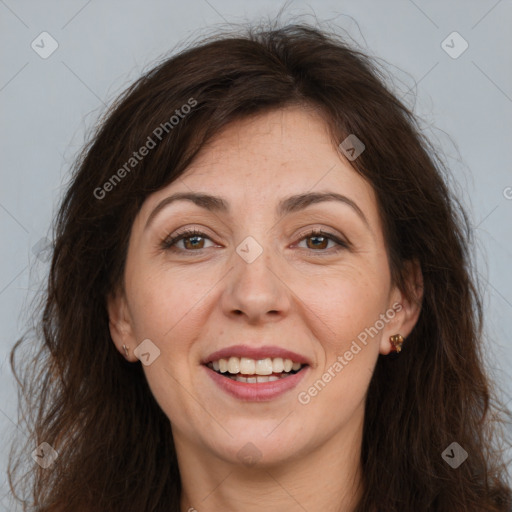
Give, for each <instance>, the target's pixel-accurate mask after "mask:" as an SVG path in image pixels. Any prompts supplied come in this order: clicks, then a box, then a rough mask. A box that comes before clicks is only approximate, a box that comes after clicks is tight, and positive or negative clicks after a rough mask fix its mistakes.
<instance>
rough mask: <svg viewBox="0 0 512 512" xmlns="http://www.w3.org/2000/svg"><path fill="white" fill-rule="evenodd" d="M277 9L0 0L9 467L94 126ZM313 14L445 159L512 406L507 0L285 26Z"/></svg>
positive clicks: (393, 6) (0, 200) (344, 4)
mask: <svg viewBox="0 0 512 512" xmlns="http://www.w3.org/2000/svg"><path fill="white" fill-rule="evenodd" d="M279 7H280V5H279V6H278V5H276V3H275V2H273V1H270V0H265V1H260V2H258V3H256V2H252V1H245V2H241V1H235V0H208V1H206V0H189V1H187V2H181V1H179V2H178V1H163V0H162V1H158V0H152V1H142V0H139V1H137V0H129V1H127V0H108V1H101V2H100V1H99V0H92V1H86V0H73V1H69V0H68V1H61V2H59V1H55V0H46V1H36V0H32V1H28V0H0V41H1V45H0V48H1V60H2V66H1V69H0V109H1V112H2V123H1V126H0V130H1V131H0V145H1V146H0V151H1V153H0V158H1V167H0V172H1V175H0V183H1V186H0V233H1V240H2V249H1V260H0V263H1V264H0V319H1V327H2V329H1V331H0V440H1V442H0V465H1V466H2V468H3V467H6V456H7V453H8V440H9V436H10V435H11V434H12V431H13V430H15V428H16V427H15V425H16V423H17V410H16V405H17V400H16V392H15V386H14V379H13V377H12V374H11V370H10V366H9V361H8V354H9V351H10V349H11V347H12V345H13V343H14V342H15V340H16V339H17V338H18V337H19V335H20V334H21V333H22V332H23V330H24V329H25V327H26V318H25V316H23V314H22V313H23V311H24V308H25V307H26V306H27V304H28V301H29V299H30V298H31V296H32V294H33V291H34V290H35V289H36V287H37V286H38V283H39V282H38V279H41V278H42V277H44V275H45V272H46V270H47V263H46V262H45V261H44V254H45V253H44V252H39V258H38V257H36V254H37V253H38V250H40V249H41V247H43V246H44V242H40V241H41V239H44V238H45V237H50V236H51V233H50V231H49V230H48V229H49V226H50V222H51V219H52V216H53V214H54V212H55V208H56V206H57V204H58V201H59V199H60V198H61V195H62V193H63V191H64V186H65V184H66V182H67V180H68V178H69V175H68V171H69V166H70V164H71V163H72V161H73V159H74V157H75V156H76V153H77V151H78V150H79V148H80V147H81V145H82V144H83V142H84V134H85V130H86V129H90V128H91V127H92V126H93V124H94V122H95V121H96V119H97V117H98V115H99V114H100V113H102V112H103V111H104V109H105V106H106V105H108V104H110V102H111V101H112V99H113V98H114V97H115V95H117V94H118V93H119V92H120V91H121V90H122V89H123V88H124V87H125V86H127V85H128V84H129V83H130V82H132V81H133V80H135V79H136V78H137V77H138V76H139V75H140V73H141V72H142V71H143V70H144V69H148V66H150V65H151V64H152V63H153V62H155V59H157V58H159V57H161V56H162V55H163V54H165V53H166V52H168V51H169V50H171V49H173V48H174V47H175V45H176V44H177V43H178V42H179V41H181V40H183V39H184V38H186V37H189V36H191V35H192V36H194V35H198V32H197V31H198V30H200V29H201V28H204V27H211V26H212V25H214V24H218V23H225V22H240V21H245V20H247V19H249V20H252V19H255V18H260V17H261V16H263V17H270V18H273V17H274V16H275V14H276V13H277V11H278V9H279ZM312 12H314V13H315V14H316V16H317V17H318V18H319V19H320V20H326V19H331V20H332V21H333V22H335V23H336V24H337V25H338V26H341V27H343V28H345V29H346V30H347V31H348V33H349V34H350V35H351V36H352V37H353V38H354V39H355V40H356V41H357V42H358V43H359V44H360V45H361V46H362V47H363V48H364V49H366V51H367V52H368V53H370V54H371V55H373V56H375V57H379V58H382V59H385V62H386V63H387V64H385V63H384V65H387V69H389V71H390V72H391V73H392V74H393V75H394V76H395V77H396V85H397V87H399V89H400V90H401V92H399V95H400V96H401V97H404V100H405V101H406V102H407V104H408V105H414V110H415V112H416V113H417V114H418V115H419V116H420V117H421V119H422V126H423V128H424V129H425V131H426V133H427V135H428V136H429V137H430V138H431V139H433V141H434V143H435V144H437V145H438V147H440V148H441V149H442V150H443V151H444V152H445V155H446V157H447V163H448V165H449V166H450V168H451V170H452V172H453V176H454V186H456V187H457V190H458V194H459V196H460V197H461V198H462V199H463V201H464V203H465V204H466V206H467V208H468V211H469V213H470V216H471V219H472V224H473V226H474V227H475V236H476V239H477V247H476V249H475V250H476V251H477V254H478V264H479V267H478V269H479V272H480V274H481V276H482V279H483V283H484V284H485V291H486V295H485V312H486V320H487V331H486V332H487V338H488V341H487V342H486V346H487V350H488V351H487V354H488V366H489V368H490V371H492V373H493V375H495V376H496V378H497V379H499V381H500V383H501V385H502V386H504V387H505V395H504V399H505V402H506V403H508V405H509V407H510V405H511V404H512V385H511V378H510V377H511V372H510V367H511V364H512V337H511V334H510V333H511V331H512V292H511V289H512V272H511V257H512V236H511V235H512V230H511V224H512V223H511V219H512V188H507V187H512V172H511V162H512V151H511V146H512V144H511V143H512V123H511V119H512V117H511V115H512V59H511V53H512V31H511V30H510V27H511V26H512V1H511V0H499V1H498V0H472V1H469V0H458V1H450V2H447V1H446V0H443V1H441V0H437V1H426V0H415V1H414V2H413V1H412V0H411V1H409V0H395V1H386V2H382V1H378V0H373V1H370V0H363V1H361V0H359V1H358V0H351V1H348V0H347V1H340V0H316V1H310V2H307V3H306V2H302V1H296V2H293V3H292V5H291V6H290V8H288V9H287V11H286V13H287V14H285V16H284V19H289V16H290V15H293V14H303V13H310V14H311V13H312ZM310 21H314V20H313V19H312V18H310ZM43 31H47V32H49V33H50V34H51V35H52V37H53V38H54V39H55V40H56V41H57V42H58V44H59V47H58V49H57V50H56V51H55V53H53V54H52V55H51V56H50V57H48V58H47V59H43V58H41V57H40V56H39V55H38V54H37V53H36V52H35V51H34V50H33V49H32V48H31V42H32V41H33V40H34V39H35V38H36V37H37V36H38V35H39V34H40V33H41V32H43ZM453 31H457V32H459V33H460V34H461V36H462V37H463V38H464V39H465V40H466V41H467V42H468V44H469V47H468V49H467V50H466V51H465V52H464V53H463V54H462V55H460V56H459V57H458V58H456V59H453V58H451V57H450V56H449V55H448V54H447V53H446V52H445V51H444V50H443V48H442V47H441V43H442V41H443V40H445V38H446V37H447V36H448V35H449V34H451V33H452V32H453ZM454 44H455V43H454ZM456 44H459V43H456ZM415 95H416V100H415ZM376 121H377V122H378V120H376ZM507 197H508V199H507ZM38 244H39V245H38ZM34 247H35V248H34ZM439 407H443V404H439ZM27 457H28V458H29V457H30V453H27ZM0 486H1V487H0V503H1V504H2V505H3V507H6V508H5V509H6V510H7V509H8V510H11V511H12V510H13V508H12V505H11V506H9V505H8V498H2V496H3V495H5V494H8V488H7V485H6V477H5V471H3V470H2V473H1V476H0ZM7 507H9V508H7Z"/></svg>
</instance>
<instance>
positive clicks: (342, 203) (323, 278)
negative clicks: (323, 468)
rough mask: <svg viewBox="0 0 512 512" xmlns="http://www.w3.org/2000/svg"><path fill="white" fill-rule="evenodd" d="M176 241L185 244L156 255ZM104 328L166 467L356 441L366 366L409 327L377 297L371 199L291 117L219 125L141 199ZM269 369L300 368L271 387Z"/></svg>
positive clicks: (338, 157) (402, 312)
mask: <svg viewBox="0 0 512 512" xmlns="http://www.w3.org/2000/svg"><path fill="white" fill-rule="evenodd" d="M340 142H342V141H340ZM175 194H188V195H191V196H192V195H194V194H196V195H204V196H212V198H209V197H208V198H203V199H200V198H198V199H197V200H196V201H192V200H184V199H182V200H174V201H172V202H171V201H169V200H168V198H169V197H171V196H173V195H175ZM318 194H331V196H330V197H331V199H330V200H329V196H326V197H325V199H324V200H320V199H319V198H320V196H318ZM334 194H336V196H335V197H337V198H338V199H332V197H334V196H333V195H334ZM310 195H312V196H311V198H310ZM300 196H304V197H302V199H301V197H300ZM312 199H313V200H312ZM162 201H163V203H162ZM184 230H195V231H197V232H198V233H200V234H195V235H194V234H192V235H191V234H190V233H189V234H188V235H185V236H188V238H182V239H181V240H178V241H176V242H175V243H171V242H170V238H171V237H173V236H177V235H180V234H182V233H183V231H184ZM312 230H318V231H320V230H321V231H323V232H324V233H322V234H317V235H314V234H313V235H311V234H310V232H311V231H312ZM329 237H332V238H329ZM109 313H110V318H111V332H112V336H113V339H114V341H115V343H116V346H117V348H118V349H119V350H120V352H121V353H123V349H122V344H123V343H124V344H127V345H128V346H129V347H130V349H131V350H130V355H129V359H130V360H131V361H133V362H134V363H135V364H141V363H139V362H138V361H137V357H138V358H140V360H141V361H142V362H143V363H144V364H143V369H144V372H145V375H146V377H147V380H148V383H149V385H150V388H151V390H152V392H153V394H154V396H155V398H156V400H157V402H158V403H159V405H160V407H161V408H162V410H163V411H164V412H165V414H166V415H167V417H168V418H169V420H170V421H171V424H172V428H173V436H174V438H175V443H176V445H177V449H178V452H179V456H180V453H183V452H185V451H186V450H192V451H193V450H194V449H195V450H197V451H198V452H199V450H200V453H201V454H202V456H203V457H210V458H212V459H216V460H219V459H222V460H224V461H228V462H233V463H237V464H240V463H242V462H245V463H250V462H251V460H252V462H256V461H259V462H260V463H268V464H273V463H279V462H282V461H286V460H287V459H288V458H292V457H293V458H297V457H300V456H301V455H306V454H308V453H312V452H313V451H314V450H316V449H319V448H321V447H322V446H326V445H327V444H328V443H332V442H336V440H338V441H340V440H341V439H345V440H352V441H354V440H357V439H359V436H360V434H361V429H362V420H363V413H364V403H365V395H366V392H367V388H368V385H369V382H370V379H371V376H372V373H373V370H374V367H375V364H376V360H377V357H378V355H379V353H380V354H387V353H388V352H389V351H390V349H391V346H390V343H389V336H391V335H393V334H397V333H401V334H402V335H403V336H404V337H405V336H407V335H408V334H409V332H410V331H411V330H412V327H413V325H414V323H415V321H416V319H417V311H414V310H413V307H412V306H410V305H409V304H408V303H407V302H406V301H405V299H404V297H403V296H402V295H401V293H400V292H399V291H398V290H397V289H395V288H394V287H393V286H392V283H391V280H390V271H389V267H388V259H387V255H386V247H385V242H384V239H383V233H382V226H381V222H380V219H379V214H378V211H377V203H376V197H375V194H374V192H373V190H372V187H371V186H370V185H369V184H368V183H367V182H366V181H365V180H364V179H363V178H362V177H361V176H360V175H359V174H358V173H357V172H355V171H354V170H353V169H352V168H351V166H350V164H349V161H348V160H347V159H346V158H345V157H344V156H343V154H342V153H341V152H340V151H339V150H338V149H337V148H335V147H333V145H332V143H331V142H330V139H329V135H328V132H327V128H326V126H325V125H324V123H323V121H322V120H321V118H320V117H318V114H316V113H315V112H313V111H306V110H305V109H302V108H298V107H297V108H287V109H283V110H279V111H274V112H272V113H268V114H264V115H260V116H258V117H254V118H251V119H245V120H243V121H240V122H235V123H232V124H231V125H229V126H228V127H227V128H225V130H223V131H222V132H221V133H219V134H218V136H217V137H216V138H215V139H214V140H213V141H212V142H211V143H210V144H208V145H207V146H206V147H204V148H203V150H202V152H201V153H200V154H199V156H198V158H197V159H196V160H195V162H194V163H193V164H192V165H191V166H190V167H189V168H188V169H187V172H186V173H185V174H184V175H183V176H182V177H181V178H180V179H178V180H176V181H175V182H174V183H172V184H171V185H169V186H167V187H166V188H164V189H162V190H159V191H158V192H156V193H154V194H152V195H151V196H149V197H148V198H147V200H146V201H145V203H144V204H143V206H142V209H141V210H140V212H139V214H138V216H137V218H136V219H135V222H134V224H133V227H132V232H131V237H130V243H129V249H128V254H127V261H126V271H125V294H124V295H122V296H120V295H118V296H117V297H116V298H115V299H110V301H109ZM143 341H144V343H142V342H143ZM141 343H142V345H140V344H141ZM139 345H140V347H139V348H138V352H136V354H137V357H135V356H134V355H133V353H134V352H133V351H134V349H135V348H136V347H137V346H139ZM218 351H222V353H218V354H216V353H217V352H218ZM286 351H288V352H286ZM221 356H222V357H221ZM287 356H288V357H287ZM231 357H233V359H230V358H231ZM242 358H243V359H242ZM220 359H225V360H226V363H224V362H222V361H220V362H219V360H220ZM269 359H270V364H269ZM284 359H291V360H292V362H295V363H302V364H303V366H302V369H301V370H300V371H299V372H298V373H296V374H293V373H289V374H283V373H282V372H283V366H285V365H290V363H286V362H285V361H284ZM261 360H264V361H263V362H257V361H261ZM214 361H215V368H217V365H218V364H219V365H220V369H221V370H222V369H224V370H225V366H224V365H227V367H228V370H230V371H231V372H232V373H233V374H236V375H237V376H238V377H242V379H248V380H247V381H246V382H241V381H237V380H233V379H232V378H230V377H227V375H230V373H224V374H220V373H217V372H216V371H215V370H214V369H212V368H209V367H208V365H207V364H206V363H212V364H211V365H210V366H212V365H213V362H214ZM294 367H295V368H297V364H295V366H294ZM288 368H289V366H285V369H288ZM237 371H238V373H236V372H237ZM269 373H272V378H271V379H270V380H268V374H269ZM244 376H245V377H244ZM247 376H248V377H247ZM287 379H290V380H287ZM265 380H267V382H260V381H265ZM185 447H188V448H185ZM251 457H252V459H251Z"/></svg>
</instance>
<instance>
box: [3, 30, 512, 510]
mask: <svg viewBox="0 0 512 512" xmlns="http://www.w3.org/2000/svg"><path fill="white" fill-rule="evenodd" d="M187 104H188V105H189V106H191V108H190V109H185V108H182V107H183V106H184V105H187ZM288 105H307V106H313V107H314V108H316V109H318V111H319V112H320V113H321V114H322V116H323V118H324V119H325V122H326V123H327V125H328V127H329V130H330V134H331V137H332V142H333V144H335V145H336V146H338V145H339V144H340V142H341V141H343V140H344V139H345V138H346V137H347V136H348V135H350V134H355V135H356V136H357V137H358V138H359V139H361V140H362V141H363V142H364V144H365V146H366V149H365V151H364V152H363V153H362V154H361V155H360V156H359V157H358V158H357V159H356V160H354V161H353V162H352V165H353V167H354V169H355V171H356V172H358V173H360V174H361V175H362V176H363V177H364V178H365V179H366V180H368V182H369V183H371V185H372V186H373V188H374V189H375V192H376V195H377V198H378V207H379V211H380V214H381V217H382V220H383V225H384V231H385V233H384V234H385V238H386V242H387V247H388V252H389V260H390V269H391V274H392V279H393V281H394V283H396V284H398V286H399V287H400V288H401V289H402V290H403V291H404V292H405V293H406V294H409V296H411V295H410V292H411V290H407V289H406V285H405V275H404V269H405V268H406V262H408V261H412V260H417V261H419V263H420V265H421V270H422V272H423V280H424V297H423V303H422V310H421V314H420V317H419V320H418V322H417V324H416V326H415V328H414V330H413V331H412V333H411V335H410V336H409V338H408V339H407V343H406V347H404V350H403V351H402V352H401V353H400V354H399V355H398V357H394V356H382V355H381V356H379V358H378V361H377V365H376V368H375V372H374V375H373V378H372V380H371V383H370V386H369V390H368V397H367V402H366V413H365V420H364V433H363V446H362V453H361V464H362V468H363V479H364V487H365V492H364V495H363V497H362V498H361V500H360V503H359V504H358V506H357V509H356V510H357V512H368V511H370V510H373V509H374V508H375V507H377V508H378V510H379V511H381V512H387V511H407V512H412V511H414V512H422V511H425V512H426V511H433V510H435V511H436V512H445V511H446V512H448V511H449V512H453V511H462V510H464V511H479V512H481V511H496V512H497V511H501V512H504V511H508V510H509V508H508V507H510V506H511V500H512V498H511V494H512V492H511V489H510V486H509V484H508V483H507V478H508V470H507V467H506V465H505V464H504V462H503V454H502V451H501V450H500V447H502V444H503V443H502V441H504V439H505V434H504V432H503V431H502V430H500V429H499V427H500V425H502V423H503V422H504V418H505V416H506V409H505V408H504V407H503V406H501V405H500V402H499V400H498V399H497V397H496V394H495V391H494V389H495V388H494V387H493V386H492V385H491V381H490V378H489V376H488V375H486V372H485V370H484V360H483V354H482V305H481V299H480V297H479V292H478V287H477V285H476V283H477V280H476V279H475V276H474V270H473V269H472V266H471V262H470V260H471V257H470V256H471V253H470V242H471V230H470V227H469V222H468V220H467V218H466V216H465V214H464V210H463V208H462V207H461V206H460V204H459V202H458V201H457V199H456V198H455V197H453V194H452V193H451V192H450V190H449V189H448V186H447V185H446V183H445V175H447V174H446V173H447V170H446V168H445V164H444V163H443V162H442V159H441V158H439V157H438V156H437V155H436V149H435V148H434V147H433V146H432V145H431V143H430V142H429V141H428V140H427V139H426V138H425V137H424V135H423V134H422V133H421V130H420V129H419V127H418V122H417V119H416V118H415V116H414V115H413V113H412V112H411V110H410V109H409V108H408V107H406V106H405V105H404V104H403V103H402V102H401V101H400V100H399V99H398V98H397V96H396V95H394V94H393V93H392V92H391V91H390V89H389V88H388V86H386V85H385V81H384V79H383V78H382V76H381V71H379V68H378V66H377V64H376V63H375V62H374V61H373V60H372V59H371V58H370V57H369V56H368V55H366V54H365V53H364V52H362V51H360V50H358V49H356V48H355V47H354V46H353V45H349V44H348V43H347V42H346V41H345V40H344V39H343V38H342V37H341V36H339V35H337V34H336V33H335V32H331V31H330V30H327V29H322V30H320V29H318V28H316V27H313V26H309V25H307V24H293V25H287V26H284V27H281V26H280V27H278V26H275V25H272V24H270V25H265V26H258V27H256V26H255V25H252V26H249V27H246V28H245V29H244V30H242V31H239V32H238V33H236V34H233V33H218V34H217V35H215V36H213V37H209V38H206V39H204V40H201V41H200V43H195V44H193V45H191V46H190V47H188V48H185V49H183V50H181V51H180V52H179V53H178V54H176V55H174V56H172V57H171V58H168V59H165V60H164V61H163V62H161V63H160V64H158V65H157V66H156V67H154V68H153V69H151V70H150V71H149V72H147V73H145V74H144V75H143V76H142V77H141V78H140V79H138V80H137V81H136V82H135V83H134V84H133V85H131V86H130V87H129V88H128V89H127V90H126V91H125V92H124V93H123V94H122V95H121V96H120V97H119V99H118V100H117V101H116V102H115V103H114V104H113V105H112V106H111V107H110V109H109V111H108V112H107V113H106V114H105V116H103V118H102V119H101V120H100V122H99V124H98V128H97V130H96V132H95V133H94V135H93V137H92V139H91V140H90V143H89V144H88V145H87V146H86V147H85V148H84V150H83V152H82V153H81V154H80V156H79V158H78V159H77V161H76V164H75V167H74V168H73V174H72V179H71V182H70V185H69V187H68V189H67V191H66V194H65V197H64V198H63V201H62V203H61V206H60V209H59V212H58V215H57V216H56V222H55V226H54V240H55V247H54V252H53V256H52V260H51V266H50V272H49V278H48V282H47V287H46V294H45V296H44V301H43V303H42V307H41V313H40V318H39V323H38V329H37V332H38V334H39V337H38V340H40V346H39V351H38V353H37V354H36V355H35V356H34V357H32V358H31V359H30V361H27V363H26V368H25V374H24V376H23V377H22V378H20V377H19V373H17V371H16V360H15V352H16V351H17V350H18V348H19V345H20V343H22V341H23V339H24V338H22V339H20V340H19V341H18V342H17V343H16V345H15V346H14V348H13V350H12V352H11V366H12V369H13V371H14V373H15V375H16V376H17V378H18V382H19V385H20V408H22V410H23V414H22V417H23V418H25V420H26V424H27V428H28V431H29V434H30V436H29V441H28V442H27V444H26V446H25V447H23V448H22V449H23V450H24V451H23V453H24V454H27V453H30V452H31V451H32V450H33V449H34V448H35V447H36V446H38V445H39V444H40V443H42V442H47V443H48V444H50V445H51V446H52V447H53V448H54V449H55V450H56V451H57V452H58V454H59V455H58V458H57V460H56V461H55V463H54V464H53V466H52V467H51V468H47V469H44V468H41V467H39V466H38V465H36V464H34V465H33V467H30V468H29V470H28V471H27V472H26V474H24V476H22V477H21V480H20V481H19V482H15V480H16V478H15V475H16V473H17V472H18V471H19V469H20V467H19V466H20V461H21V456H19V457H16V456H15V455H11V461H10V465H9V476H10V483H11V486H12V489H13V491H14V490H15V489H25V490H30V491H31V493H32V497H31V498H28V497H26V498H25V500H24V504H25V505H24V506H25V507H28V506H29V502H30V500H31V501H32V502H33V505H34V506H35V507H37V508H36V509H37V510H39V511H41V512H58V511H64V510H66V511H67V510H77V511H84V512H90V511H92V510H101V511H103V512H120V511H123V512H125V511H127V510H130V511H135V510H136V511H137V512H161V511H164V510H165V511H171V510H173V511H179V503H180V492H181V486H180V478H179V468H178V464H177V460H176V454H175V450H174V445H173V438H172V432H171V425H170V422H169V419H168V418H167V417H166V416H165V414H164V413H163V411H162V410H161V409H160V407H159V406H158V404H157V403H156V401H155V399H154V397H153V396H152V393H151V391H150V389H149V387H148V384H147V382H146V379H145V376H144V373H143V371H142V367H141V365H140V364H138V363H137V364H132V363H128V362H126V361H125V360H124V358H123V357H122V356H121V355H120V354H119V353H118V352H117V350H116V348H115V346H114V343H113V342H112V340H111V337H110V332H109V322H108V316H107V311H106V296H107V294H108V293H109V292H111V291H113V290H114V289H116V288H117V287H119V286H122V282H123V274H124V263H125V257H126V253H127V244H128V239H129V234H130V229H131V226H132V223H133V220H134V218H135V216H136V214H137V213H138V211H139V209H140V207H141V205H142V203H143V202H144V200H145V198H146V197H147V196H148V195H149V194H151V193H152V192H155V191H157V190H159V189H161V188H163V187H165V186H166V185H168V184H170V183H171V182H173V181H174V180H176V179H177V178H178V177H179V176H180V175H181V174H182V173H183V172H184V171H185V170H186V168H187V166H188V165H189V164H190V163H191V162H192V160H193V158H194V156H195V155H196V154H197V152H198V151H199V149H200V148H201V147H202V146H203V145H204V144H205V143H206V142H207V141H208V140H209V139H211V138H212V137H213V136H215V134H216V133H218V132H219V130H220V129H221V128H222V127H224V126H226V125H227V124H228V123H230V122H232V121H234V120H237V119H240V118H244V117H247V116H250V115H252V114H256V113H261V112H265V111H269V110H274V109H279V108H283V107H285V106H288ZM177 110H178V113H176V111H177ZM180 114H181V115H180ZM173 115H176V116H178V117H179V121H176V120H174V121H173V120H171V117H172V116H173ZM158 127H160V131H156V130H157V128H158ZM155 131H156V133H158V134H160V137H157V136H156V135H155ZM148 137H150V138H151V139H152V140H153V142H154V143H155V145H154V146H153V147H152V148H151V149H150V151H149V152H148V153H147V154H146V156H144V158H141V159H140V160H139V159H137V161H136V163H135V161H133V160H130V159H131V158H133V153H134V151H138V150H139V148H141V147H142V146H144V145H146V146H147V145H149V140H148ZM157 139H158V140H157ZM120 169H124V171H125V172H122V171H120ZM114 175H115V176H117V178H115V177H114ZM107 183H109V184H110V185H107ZM411 293H412V292H411ZM21 404H23V405H21ZM454 441H456V442H457V443H458V444H459V445H460V446H462V447H463V448H464V450H465V451H466V452H467V453H468V454H469V456H468V458H467V460H466V461H465V462H464V463H462V464H461V465H460V466H459V467H458V468H456V469H454V468H452V467H451V466H450V465H449V464H447V462H446V461H445V460H443V457H442V456H441V454H442V452H443V451H444V450H445V449H446V448H447V447H448V446H449V445H450V444H451V443H452V442H454ZM500 442H501V444H500ZM24 456H25V455H24ZM15 483H16V485H15ZM20 499H22V498H21V497H20ZM26 509H27V508H25V510H26Z"/></svg>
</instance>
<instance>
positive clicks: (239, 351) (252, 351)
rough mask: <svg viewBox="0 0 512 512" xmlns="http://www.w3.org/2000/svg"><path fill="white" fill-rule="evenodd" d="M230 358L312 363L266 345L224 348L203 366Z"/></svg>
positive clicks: (206, 359) (207, 358) (297, 355)
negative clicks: (280, 359) (288, 360)
mask: <svg viewBox="0 0 512 512" xmlns="http://www.w3.org/2000/svg"><path fill="white" fill-rule="evenodd" d="M230 357H247V358H249V359H256V360H258V359H266V358H267V357H270V358H271V359H273V358H275V357H281V358H283V359H291V360H292V361H293V362H294V363H301V364H303V365H306V364H307V365H311V362H310V361H309V359H308V358H307V357H306V356H303V355H301V354H297V353H296V352H292V351H291V350H287V349H285V348H282V347H277V346H271V345H265V346H263V347H253V346H250V345H232V346H230V347H226V348H222V349H220V350H217V351H215V352H213V353H211V354H210V355H209V356H207V357H206V358H205V359H203V361H202V364H208V363H211V362H212V361H218V360H219V359H229V358H230Z"/></svg>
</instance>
